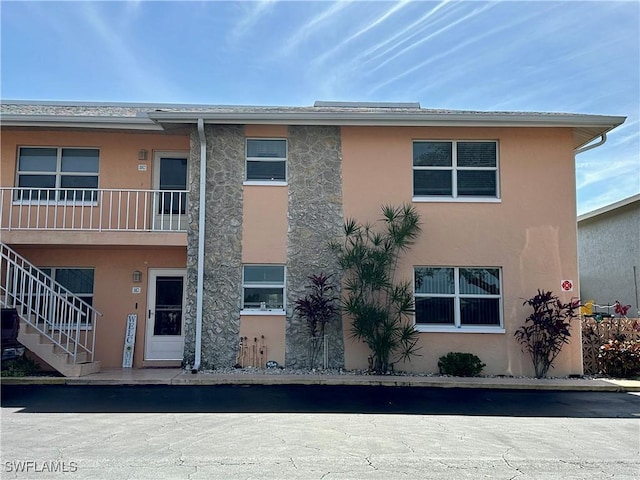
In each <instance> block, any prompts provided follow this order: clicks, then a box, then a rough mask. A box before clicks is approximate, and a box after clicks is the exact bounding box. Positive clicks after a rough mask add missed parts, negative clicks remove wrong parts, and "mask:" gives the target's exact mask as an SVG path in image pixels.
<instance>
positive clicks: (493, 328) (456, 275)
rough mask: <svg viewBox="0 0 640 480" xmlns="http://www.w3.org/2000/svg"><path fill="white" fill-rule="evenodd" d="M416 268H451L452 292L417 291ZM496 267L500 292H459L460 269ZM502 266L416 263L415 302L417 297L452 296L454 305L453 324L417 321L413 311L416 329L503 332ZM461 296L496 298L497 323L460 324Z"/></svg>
mask: <svg viewBox="0 0 640 480" xmlns="http://www.w3.org/2000/svg"><path fill="white" fill-rule="evenodd" d="M417 268H442V269H444V268H448V269H453V283H454V293H452V294H451V293H417V292H416V285H415V279H416V275H415V271H416V269H417ZM483 268H490V269H497V270H498V272H499V274H500V279H499V280H500V283H499V285H500V293H499V294H498V295H495V294H482V295H480V294H469V293H464V294H461V293H460V269H478V270H480V269H483ZM502 277H503V273H502V268H501V267H496V266H480V267H479V266H473V267H470V266H463V267H452V266H449V265H438V266H434V265H416V266H414V267H413V292H414V293H413V295H414V300H415V301H416V303H417V300H418V299H419V298H453V299H454V302H453V304H454V306H453V317H454V319H453V324H448V325H442V324H440V325H437V324H434V325H430V324H425V323H417V322H416V315H415V313H414V319H413V323H414V325H415V328H416V330H418V331H419V332H449V333H505V329H504V308H503V289H502ZM461 298H497V299H498V314H499V315H500V323H499V324H498V325H479V326H478V325H462V323H461V318H460V299H461Z"/></svg>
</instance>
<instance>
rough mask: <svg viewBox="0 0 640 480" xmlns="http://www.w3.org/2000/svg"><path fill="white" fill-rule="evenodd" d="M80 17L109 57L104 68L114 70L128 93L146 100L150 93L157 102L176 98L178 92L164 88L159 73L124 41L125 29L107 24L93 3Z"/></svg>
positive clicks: (84, 6) (84, 7) (83, 7)
mask: <svg viewBox="0 0 640 480" xmlns="http://www.w3.org/2000/svg"><path fill="white" fill-rule="evenodd" d="M81 6H82V10H81V11H82V15H83V21H85V24H86V25H87V26H88V27H90V28H91V29H92V30H93V32H94V33H95V34H96V36H97V37H98V38H99V40H100V41H101V42H102V44H103V45H104V46H105V47H106V48H105V49H106V52H107V53H108V54H109V57H108V58H105V59H104V61H105V65H104V66H103V68H109V66H110V67H111V68H113V70H116V71H117V72H118V75H119V77H121V79H122V80H123V82H125V81H126V84H127V87H128V89H130V90H132V91H131V92H128V93H133V94H136V95H141V96H148V95H149V92H153V96H154V97H156V98H162V99H166V100H165V101H169V99H170V98H172V97H173V96H175V94H176V91H177V89H176V88H175V87H173V86H171V85H169V84H167V83H166V82H165V81H164V79H163V78H162V76H161V75H160V73H159V72H157V71H154V70H153V69H152V68H151V67H150V66H149V65H146V63H145V61H144V57H143V56H142V55H141V54H139V53H136V52H135V51H134V50H133V48H132V43H131V42H129V41H127V32H126V31H124V29H120V30H116V29H115V28H114V23H115V22H113V23H110V22H109V19H108V17H107V16H106V15H105V13H104V12H103V11H100V10H99V8H100V4H99V3H93V2H86V3H82V4H81Z"/></svg>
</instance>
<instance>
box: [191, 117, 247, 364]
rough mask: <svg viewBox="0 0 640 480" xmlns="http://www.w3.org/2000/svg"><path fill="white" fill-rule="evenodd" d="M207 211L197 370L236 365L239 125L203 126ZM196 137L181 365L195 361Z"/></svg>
mask: <svg viewBox="0 0 640 480" xmlns="http://www.w3.org/2000/svg"><path fill="white" fill-rule="evenodd" d="M205 136H206V140H207V191H206V194H207V212H206V219H205V263H204V295H203V322H202V350H201V352H202V364H201V365H202V368H213V367H230V366H232V365H233V364H234V363H235V357H236V350H237V343H238V337H239V335H240V305H241V298H240V295H241V292H242V182H243V180H244V127H242V126H238V125H206V126H205ZM199 182H200V139H199V136H198V132H197V130H194V131H192V133H191V154H190V166H189V189H190V194H189V202H190V204H189V230H188V231H189V233H188V240H187V277H188V280H187V306H186V319H185V354H184V360H185V363H187V364H189V365H193V361H194V358H195V319H196V295H197V267H198V231H199V225H198V215H199V203H198V202H199V198H200V185H199Z"/></svg>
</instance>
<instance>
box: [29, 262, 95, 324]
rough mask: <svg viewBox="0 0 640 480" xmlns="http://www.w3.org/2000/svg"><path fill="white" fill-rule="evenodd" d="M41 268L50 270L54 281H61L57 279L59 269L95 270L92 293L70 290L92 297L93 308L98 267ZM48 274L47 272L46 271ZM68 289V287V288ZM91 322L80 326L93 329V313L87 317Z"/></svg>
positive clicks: (82, 296)
mask: <svg viewBox="0 0 640 480" xmlns="http://www.w3.org/2000/svg"><path fill="white" fill-rule="evenodd" d="M38 268H39V269H40V270H49V271H50V274H49V275H48V276H49V277H50V278H51V279H52V280H53V281H54V282H56V283H60V282H58V280H57V279H56V272H57V271H58V270H92V271H93V284H92V285H91V294H88V293H75V292H71V290H69V291H70V292H71V293H73V294H74V295H76V296H78V297H81V298H83V299H84V298H87V297H91V306H92V307H93V308H95V307H94V305H93V299H94V298H95V293H96V269H95V267H38ZM45 275H46V273H45ZM65 288H66V287H65ZM67 290H68V289H67ZM87 319H88V321H89V323H88V324H82V325H80V328H81V329H82V330H91V329H92V328H93V323H92V321H93V317H92V316H91V315H89V316H88V317H87Z"/></svg>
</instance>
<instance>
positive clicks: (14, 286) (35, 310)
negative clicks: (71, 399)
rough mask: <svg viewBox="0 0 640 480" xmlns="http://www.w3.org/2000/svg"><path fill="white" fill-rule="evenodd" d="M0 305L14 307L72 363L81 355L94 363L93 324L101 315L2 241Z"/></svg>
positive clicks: (94, 335)
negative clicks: (65, 354) (64, 353)
mask: <svg viewBox="0 0 640 480" xmlns="http://www.w3.org/2000/svg"><path fill="white" fill-rule="evenodd" d="M0 303H1V304H2V306H3V307H6V308H15V309H16V310H17V311H18V315H19V316H20V318H21V319H22V320H24V321H25V322H26V323H27V324H29V325H30V326H31V327H33V328H34V329H35V330H36V331H37V332H39V333H40V334H41V335H43V336H44V337H46V338H48V339H49V340H51V342H53V343H54V344H55V345H57V346H58V347H59V348H61V349H62V350H63V351H64V352H66V353H67V354H69V356H70V357H71V359H72V361H73V363H77V362H79V361H81V360H80V359H79V354H82V353H86V357H87V359H88V360H89V361H93V360H94V352H95V344H96V321H97V319H98V317H99V316H102V314H101V313H100V312H98V311H97V310H96V309H95V308H93V307H92V306H91V305H89V304H88V303H86V302H85V301H84V300H82V299H81V298H79V297H77V296H76V295H74V294H73V293H71V292H70V291H69V290H68V289H66V288H65V287H63V286H62V285H60V284H59V283H57V282H55V281H54V280H53V279H51V277H49V276H48V275H47V274H45V273H44V272H43V271H42V270H39V269H38V268H37V267H35V266H34V265H32V264H31V263H29V262H28V261H27V260H26V259H25V258H23V257H22V256H20V255H19V254H18V253H17V252H15V251H14V250H12V249H11V248H10V247H9V246H8V245H6V244H4V243H1V242H0ZM83 357H84V355H83Z"/></svg>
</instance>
